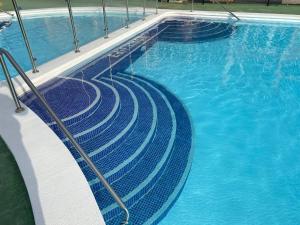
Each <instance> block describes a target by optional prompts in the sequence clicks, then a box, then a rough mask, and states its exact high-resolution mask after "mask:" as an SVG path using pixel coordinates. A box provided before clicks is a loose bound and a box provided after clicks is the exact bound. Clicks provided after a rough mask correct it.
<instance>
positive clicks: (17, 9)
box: [12, 0, 39, 73]
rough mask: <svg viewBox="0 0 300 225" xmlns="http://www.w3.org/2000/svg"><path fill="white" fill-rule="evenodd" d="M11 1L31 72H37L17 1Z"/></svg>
mask: <svg viewBox="0 0 300 225" xmlns="http://www.w3.org/2000/svg"><path fill="white" fill-rule="evenodd" d="M12 3H13V6H14V9H15V12H16V15H17V18H18V23H19V26H20V29H21V32H22V36H23V39H24V42H25V45H26V48H27V52H28V55H29V59H30V62H31V65H32V72H33V73H37V72H39V71H38V69H37V68H36V63H35V62H36V58H35V57H34V56H33V54H32V50H31V47H30V44H29V40H28V37H27V34H26V31H25V27H24V24H23V20H22V17H21V15H20V11H19V6H18V3H17V1H16V0H12Z"/></svg>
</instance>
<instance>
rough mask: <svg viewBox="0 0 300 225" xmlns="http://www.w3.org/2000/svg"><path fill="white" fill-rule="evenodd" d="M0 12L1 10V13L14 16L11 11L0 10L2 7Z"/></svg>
mask: <svg viewBox="0 0 300 225" xmlns="http://www.w3.org/2000/svg"><path fill="white" fill-rule="evenodd" d="M0 12H3V13H5V14H7V15H9V16H11V17H14V16H15V15H14V14H13V13H10V12H7V11H5V10H2V9H0Z"/></svg>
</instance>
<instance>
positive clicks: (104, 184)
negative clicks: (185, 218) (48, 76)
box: [0, 48, 129, 225]
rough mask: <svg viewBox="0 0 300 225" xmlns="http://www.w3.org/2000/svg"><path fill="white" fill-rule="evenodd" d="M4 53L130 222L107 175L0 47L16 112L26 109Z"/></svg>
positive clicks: (127, 213)
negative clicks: (21, 103) (100, 169)
mask: <svg viewBox="0 0 300 225" xmlns="http://www.w3.org/2000/svg"><path fill="white" fill-rule="evenodd" d="M3 55H4V56H5V57H6V58H7V59H8V61H9V62H10V63H11V64H12V65H13V67H14V68H15V70H16V71H17V72H18V73H19V75H20V76H21V77H22V79H23V80H24V82H25V83H26V84H27V85H28V87H29V88H30V89H31V91H32V92H33V93H34V94H35V96H36V97H37V98H38V99H39V100H40V102H41V103H42V105H43V106H44V107H45V108H46V110H47V112H48V113H49V114H50V115H51V117H52V118H53V120H54V121H55V122H56V124H57V126H58V127H59V128H60V129H61V130H62V131H63V133H64V134H65V136H66V137H67V138H68V139H69V140H70V142H71V143H72V144H73V146H74V147H75V149H76V150H77V151H78V153H79V154H80V156H81V157H82V158H83V159H84V160H85V162H86V163H87V164H88V166H89V167H90V168H91V169H92V171H93V172H94V173H95V174H96V176H97V177H98V179H99V180H100V181H101V183H102V184H103V186H104V187H105V188H106V189H107V190H108V192H109V193H110V194H111V196H112V197H113V199H114V200H115V201H116V202H117V204H118V205H119V206H120V208H121V209H122V210H123V211H124V213H125V220H124V221H123V222H122V224H124V225H125V224H128V221H129V212H128V209H127V208H126V206H125V204H124V203H123V201H122V199H121V198H120V197H119V196H118V194H117V193H116V192H115V191H114V190H113V188H112V187H111V186H110V184H109V183H108V182H107V180H106V179H105V177H104V176H103V175H102V174H101V172H100V171H99V170H98V168H97V167H96V166H95V164H94V163H93V162H92V160H91V159H90V158H89V156H88V155H87V154H86V153H85V151H84V150H83V149H82V148H81V146H80V145H79V144H78V143H77V141H76V140H75V138H74V137H73V136H72V134H71V133H70V132H69V131H68V129H67V128H66V127H65V125H64V124H63V122H62V121H61V120H60V119H59V118H58V116H57V115H56V113H55V112H54V111H53V110H52V109H51V107H50V106H49V105H48V103H47V101H46V99H45V98H44V96H42V94H41V93H40V92H39V90H38V89H37V88H36V87H35V86H34V84H33V83H32V82H31V80H30V79H29V78H28V76H27V75H26V74H25V72H24V71H23V69H22V68H21V67H20V65H19V64H18V63H17V62H16V61H15V59H14V58H13V57H12V55H11V54H10V53H9V52H8V51H7V50H5V49H3V48H0V63H1V65H2V68H3V71H4V73H5V77H6V79H7V82H8V85H9V88H10V92H11V94H12V96H13V99H14V101H15V104H16V106H17V110H16V112H21V111H23V110H24V109H23V108H22V107H21V105H20V102H19V99H18V97H17V94H16V90H15V88H14V86H13V83H12V81H11V77H10V75H9V71H8V69H7V66H6V63H5V61H4V59H3Z"/></svg>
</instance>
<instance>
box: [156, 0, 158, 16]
mask: <svg viewBox="0 0 300 225" xmlns="http://www.w3.org/2000/svg"><path fill="white" fill-rule="evenodd" d="M155 14H158V0H156V5H155Z"/></svg>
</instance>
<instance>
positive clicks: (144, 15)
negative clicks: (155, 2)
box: [143, 0, 146, 20]
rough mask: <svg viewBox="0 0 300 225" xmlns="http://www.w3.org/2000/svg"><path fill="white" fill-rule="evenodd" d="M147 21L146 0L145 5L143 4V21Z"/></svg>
mask: <svg viewBox="0 0 300 225" xmlns="http://www.w3.org/2000/svg"><path fill="white" fill-rule="evenodd" d="M145 19H146V0H144V3H143V20H145Z"/></svg>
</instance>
